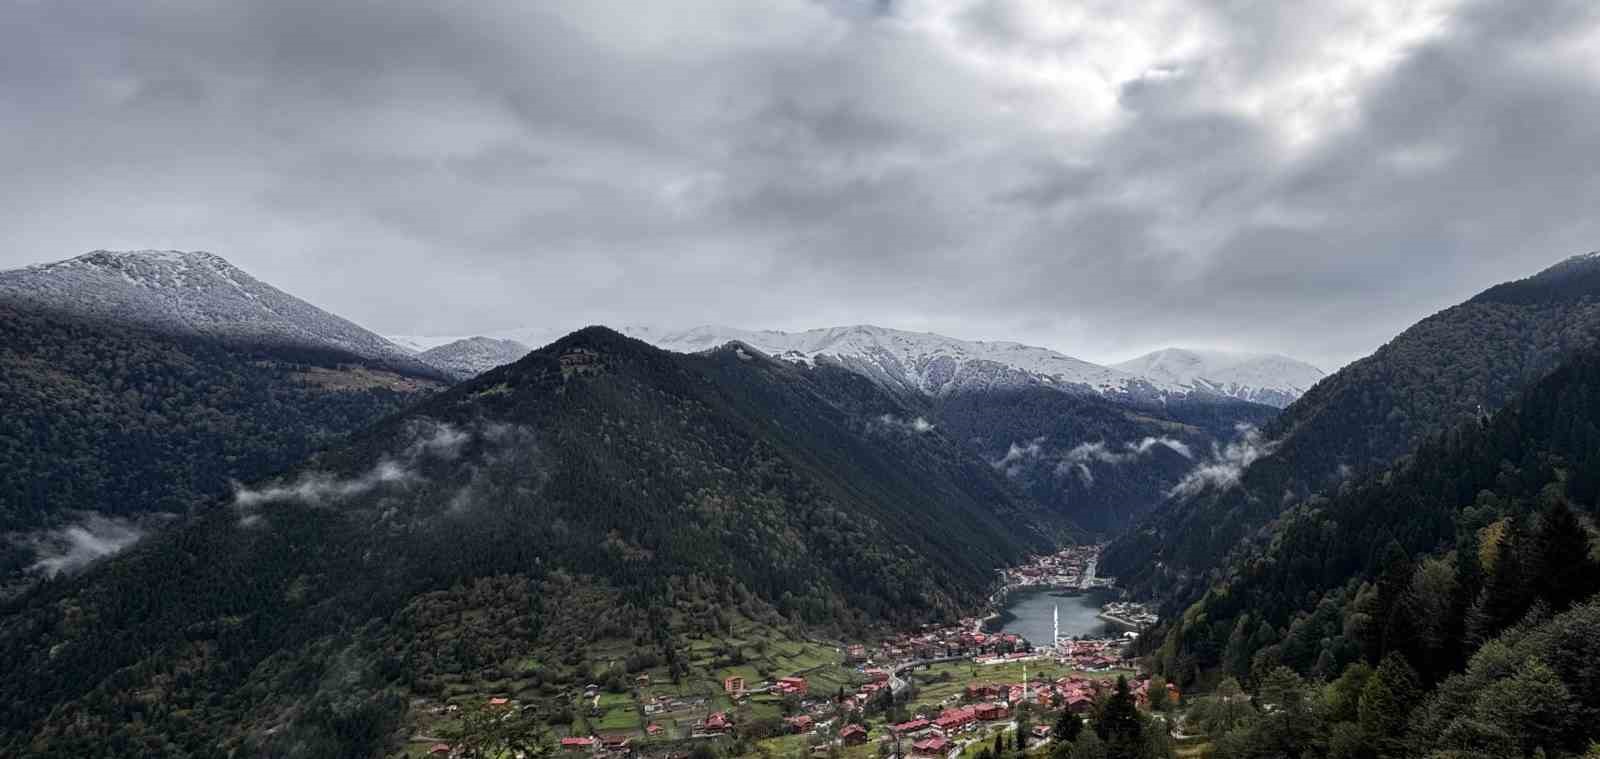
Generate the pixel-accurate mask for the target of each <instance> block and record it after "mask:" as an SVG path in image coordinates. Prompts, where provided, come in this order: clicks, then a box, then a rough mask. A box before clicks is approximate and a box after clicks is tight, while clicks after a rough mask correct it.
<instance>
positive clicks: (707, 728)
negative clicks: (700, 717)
mask: <svg viewBox="0 0 1600 759" xmlns="http://www.w3.org/2000/svg"><path fill="white" fill-rule="evenodd" d="M732 729H733V720H732V719H731V718H729V717H728V714H727V712H712V713H710V714H708V715H706V718H705V720H704V721H702V722H701V723H700V730H701V731H703V732H707V733H726V732H728V731H729V730H732Z"/></svg>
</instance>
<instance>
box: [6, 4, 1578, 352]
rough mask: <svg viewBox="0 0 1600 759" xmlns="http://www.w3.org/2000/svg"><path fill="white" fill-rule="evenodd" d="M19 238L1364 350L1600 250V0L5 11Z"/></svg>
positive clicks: (501, 324)
mask: <svg viewBox="0 0 1600 759" xmlns="http://www.w3.org/2000/svg"><path fill="white" fill-rule="evenodd" d="M221 6H226V7H221ZM0 229H3V230H4V232H3V233H0V239H4V240H5V241H6V244H5V245H4V246H3V249H0V267H5V268H10V267H12V266H20V265H24V264H30V263H37V262H42V261H48V260H55V259H60V258H67V257H70V256H73V255H77V254H79V253H82V252H84V251H87V250H91V249H95V248H145V247H159V248H179V249H204V250H210V251H212V252H215V253H218V254H220V255H223V256H224V257H227V258H228V259H230V260H231V261H233V262H234V263H236V264H238V265H240V266H241V267H243V268H245V269H246V270H248V271H250V272H251V273H253V274H255V275H257V276H258V277H260V278H262V279H265V280H267V281H269V282H272V283H274V284H276V285H278V286H280V287H282V288H283V289H285V290H288V291H289V292H292V293H294V294H296V295H299V296H301V297H304V298H306V299H308V300H310V301H312V302H314V303H316V304H318V305H321V306H324V307H326V308H328V309H330V310H333V311H335V312H338V313H339V314H341V315H344V316H347V317H349V318H351V319H354V320H355V321H357V322H360V323H362V324H363V325H365V326H367V327H369V328H372V329H374V330H376V331H379V332H384V333H391V334H393V333H410V334H462V333H473V332H485V331H492V330H496V329H504V328H511V327H519V326H548V325H555V326H566V325H573V326H577V325H581V324H584V323H595V322H598V323H611V324H625V323H640V324H652V325H660V326H690V325H694V324H700V323H723V324H729V325H734V326H742V327H752V328H780V329H789V328H807V327H816V326H829V325H835V324H849V323H859V322H867V323H875V324H880V325H884V326H891V327H900V328H907V329H919V330H930V331H937V332H942V333H946V334H950V335H954V336H957V337H966V338H980V339H982V338H1004V339H1015V340H1021V341H1024V342H1030V343H1035V344H1041V345H1047V346H1050V347H1053V348H1056V349H1059V350H1062V351H1065V352H1067V353H1071V354H1074V355H1078V356H1081V357H1083V358H1087V359H1091V360H1100V361H1110V360H1115V359H1123V358H1127V357H1130V356H1132V355H1135V354H1137V353H1140V352H1143V351H1145V350H1148V349H1152V348H1156V347H1161V346H1164V345H1169V344H1176V345H1188V346H1196V347H1206V346H1209V347H1223V348H1228V347H1231V348H1240V349H1254V350H1269V351H1278V352H1283V353H1287V354H1290V355H1294V356H1297V357H1301V358H1305V359H1308V360H1311V361H1313V362H1315V363H1318V364H1320V365H1322V366H1324V367H1325V368H1332V367H1335V366H1337V365H1339V364H1342V363H1344V362H1346V361H1348V360H1350V359H1352V358H1355V357H1358V356H1360V355H1364V354H1366V353H1368V352H1370V351H1371V350H1373V349H1374V348H1376V347H1377V346H1378V345H1380V344H1381V343H1382V342H1384V341H1385V340H1387V339H1388V338H1390V337H1392V336H1393V335H1394V334H1395V333H1396V332H1398V331H1399V330H1401V329H1403V328H1404V327H1406V326H1407V325H1409V324H1411V323H1412V322H1414V321H1416V320H1417V319H1419V318H1421V317H1423V316H1426V315H1427V314H1429V313H1432V312H1433V311H1436V310H1438V309H1440V308H1443V307H1445V306H1448V305H1450V304H1452V303H1455V302H1458V301H1460V300H1462V299H1464V298H1466V297H1468V296H1470V295H1471V294H1472V293H1474V292H1477V291H1478V290H1481V289H1483V288H1484V287H1486V286H1487V285H1490V284H1493V283H1495V282H1498V281H1501V280H1506V279H1511V278H1516V277H1519V276H1523V275H1526V274H1529V273H1532V272H1533V271H1536V270H1538V269H1540V268H1543V267H1544V266H1547V265H1549V264H1551V263H1553V262H1555V261H1556V260H1559V259H1561V258H1564V257H1566V256H1568V255H1572V254H1576V253H1581V252H1586V251H1589V250H1593V249H1596V248H1600V3H1595V2H1593V1H1592V0H1574V1H1572V2H1539V1H1520V0H1519V1H1518V2H1487V3H1478V2H1456V1H1452V0H1405V1H1403V2H1392V3H1377V2H1365V1H1354V0H1313V1H1311V2H1303V3H1297V2H1271V1H1267V0H1263V1H1261V2H1249V1H1245V0H1208V1H1199V0H1196V1H1193V2H1136V1H1133V0H1107V1H1104V2H1101V1H1099V0H1096V1H1094V2H1076V1H1072V0H949V1H935V0H904V1H900V0H896V1H894V2H890V1H889V0H877V1H875V2H874V1H869V0H860V1H856V0H832V1H831V2H804V1H801V0H793V1H786V2H779V1H775V0H728V1H727V2H700V1H698V0H697V1H694V2H690V1H688V0H673V1H672V2H666V1H665V0H663V1H660V2H656V1H651V2H638V1H635V0H627V1H626V2H624V1H622V0H618V1H617V2H600V1H599V0H573V1H572V2H556V1H555V0H533V1H531V2H530V1H521V2H514V3H505V4H500V3H491V2H485V1H484V0H470V2H456V3H452V2H440V1H438V0H433V1H430V2H416V3H410V2H338V1H336V0H306V1H301V0H270V1H263V2H237V3H226V2H225V3H214V2H195V3H188V2H176V1H174V2H151V3H134V2H126V3H106V2H103V1H101V0H93V1H92V2H68V1H66V0H61V1H52V0H40V1H39V2H28V1H25V0H24V1H19V0H0Z"/></svg>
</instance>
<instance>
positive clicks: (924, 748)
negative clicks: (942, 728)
mask: <svg viewBox="0 0 1600 759" xmlns="http://www.w3.org/2000/svg"><path fill="white" fill-rule="evenodd" d="M950 745H951V744H950V740H949V739H948V738H945V737H944V736H942V735H935V736H933V737H932V738H928V739H926V740H920V741H917V742H916V743H913V744H911V754H912V755H913V756H944V755H945V753H946V752H948V751H949V750H950Z"/></svg>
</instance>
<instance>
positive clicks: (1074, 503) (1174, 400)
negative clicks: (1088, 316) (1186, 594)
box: [391, 326, 1314, 534]
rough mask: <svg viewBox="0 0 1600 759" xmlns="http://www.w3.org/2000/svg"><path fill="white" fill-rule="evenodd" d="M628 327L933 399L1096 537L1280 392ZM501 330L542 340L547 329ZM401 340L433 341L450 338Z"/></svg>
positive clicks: (697, 347) (802, 340)
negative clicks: (826, 369)
mask: <svg viewBox="0 0 1600 759" xmlns="http://www.w3.org/2000/svg"><path fill="white" fill-rule="evenodd" d="M620 331H621V332H622V333H624V334H626V335H629V336H630V337H634V338H637V339H640V340H643V341H645V342H648V343H650V344H652V345H655V346H656V347H659V348H663V349H666V350H670V351H674V352H678V353H689V354H693V353H701V352H705V351H708V350H714V349H717V348H719V347H721V346H724V345H727V344H729V343H732V342H737V343H739V344H742V345H745V346H749V347H750V348H751V349H752V350H755V351H758V352H760V353H763V354H766V355H768V356H771V357H774V358H777V359H780V360H783V361H787V362H790V363H794V364H797V365H802V366H823V365H826V366H835V367H840V368H844V369H847V370H849V371H851V372H854V373H856V374H859V375H861V376H863V377H866V378H868V379H870V380H872V381H873V382H874V383H876V384H878V385H879V386H880V387H882V388H884V389H886V390H888V391H889V392H891V393H894V394H895V395H897V396H899V397H900V398H901V399H902V401H904V402H906V403H909V404H912V405H925V404H926V405H929V411H928V413H929V420H930V422H933V423H937V424H938V425H940V426H941V427H943V428H944V429H946V430H947V431H949V432H950V433H951V434H952V435H953V436H954V437H955V439H957V440H959V441H961V442H962V443H963V444H965V445H967V446H968V447H969V448H970V449H971V450H972V451H974V452H975V453H977V454H978V455H979V456H980V457H981V458H983V459H984V460H986V461H989V462H990V463H991V465H992V466H994V467H995V469H996V470H997V471H1000V472H1002V473H1004V474H1005V475H1006V477H1007V478H1008V479H1010V480H1012V481H1013V482H1014V483H1015V484H1016V486H1017V487H1019V488H1021V489H1022V490H1024V491H1026V492H1027V493H1029V494H1030V495H1031V496H1033V498H1034V499H1035V500H1037V501H1039V502H1040V503H1043V504H1045V505H1046V506H1049V507H1050V508H1052V509H1054V510H1056V511H1057V512H1059V513H1060V514H1062V515H1063V516H1065V517H1066V518H1068V519H1070V520H1072V521H1073V522H1074V523H1075V524H1077V525H1079V526H1081V527H1083V528H1084V529H1087V530H1089V531H1091V532H1095V533H1104V534H1114V533H1116V532H1120V531H1122V530H1124V529H1126V528H1127V527H1128V526H1130V525H1131V524H1132V523H1133V521H1134V520H1136V519H1137V518H1139V517H1140V516H1142V515H1143V514H1145V513H1146V512H1147V511H1148V510H1149V509H1150V508H1152V507H1153V506H1154V505H1155V504H1157V503H1160V502H1161V501H1162V500H1163V499H1165V497H1166V494H1167V493H1168V492H1170V491H1171V490H1172V489H1173V488H1174V487H1176V486H1177V485H1178V484H1179V483H1180V482H1182V481H1183V479H1184V477H1185V476H1187V475H1188V474H1189V472H1190V471H1192V470H1193V469H1194V468H1195V467H1196V466H1198V465H1201V464H1203V463H1204V462H1205V461H1208V460H1210V459H1212V458H1215V457H1216V456H1218V455H1220V453H1219V452H1220V451H1223V450H1226V449H1227V448H1228V446H1230V445H1233V444H1235V443H1236V442H1237V440H1238V439H1239V438H1240V437H1241V436H1243V435H1245V434H1247V433H1248V431H1249V430H1251V429H1253V428H1254V427H1255V426H1258V425H1260V424H1262V423H1264V422H1265V421H1267V420H1268V419H1270V418H1271V417H1272V416H1273V415H1274V414H1275V413H1276V408H1274V407H1272V406H1268V405H1265V404H1258V403H1255V402H1251V401H1249V400H1248V399H1240V398H1238V397H1235V396H1236V395H1239V394H1243V395H1249V394H1250V393H1252V392H1254V393H1255V394H1256V395H1257V396H1260V397H1274V396H1272V395H1271V393H1270V392H1269V391H1267V390H1266V389H1265V388H1267V387H1268V386H1269V382H1268V381H1267V379H1268V374H1269V372H1270V370H1271V368H1272V367H1273V366H1275V365H1276V362H1274V361H1272V360H1268V359H1261V358H1260V357H1244V358H1240V359H1236V360H1233V361H1232V362H1231V363H1227V365H1228V366H1231V367H1235V368H1237V371H1235V372H1234V373H1233V374H1232V375H1224V376H1231V377H1235V378H1237V379H1238V380H1241V381H1243V380H1248V381H1250V382H1254V383H1255V384H1253V385H1249V386H1248V388H1246V386H1245V385H1243V384H1242V383H1236V384H1233V385H1225V384H1220V383H1219V384H1218V385H1216V386H1212V385H1205V384H1202V383H1196V382H1192V381H1189V382H1188V384H1184V383H1180V382H1175V381H1168V380H1166V379H1161V378H1156V379H1153V380H1152V379H1145V378H1141V377H1139V376H1136V375H1134V374H1132V373H1128V372H1123V371H1120V370H1117V369H1111V368H1107V367H1103V366H1097V365H1095V364H1091V363H1089V362H1087V361H1081V360H1078V359H1075V358H1072V357H1070V356H1065V355H1062V354H1060V353H1056V352H1054V351H1050V350H1047V349H1044V348H1036V347H1032V346H1026V345H1020V344H1017V343H1005V342H971V341H964V340H956V339H954V338H949V337H944V336H941V335H933V334H926V333H918V332H905V331H900V330H892V329H885V328H882V327H874V326H855V327H835V328H831V329H817V330H810V331H806V332H794V333H789V332H774V331H751V330H740V329H733V328H728V327H711V326H704V327H696V328H693V329H688V330H663V329H658V328H653V327H639V326H633V327H622V328H620ZM492 334H494V335H496V336H498V337H502V338H504V337H507V336H511V335H516V336H518V337H522V338H527V339H533V340H539V339H543V338H544V336H545V331H544V330H539V329H526V330H514V331H508V332H499V333H492ZM391 339H392V340H394V341H395V342H396V343H399V344H402V345H407V346H411V347H413V348H423V349H426V348H431V347H432V346H437V345H443V344H446V343H447V342H448V341H450V340H451V338H442V337H438V338H434V337H394V338H391ZM433 349H434V350H437V348H433ZM423 355H426V354H423ZM1224 363H1226V362H1220V361H1219V362H1218V364H1219V365H1222V364H1224ZM1251 367H1254V368H1253V369H1252V368H1251ZM463 368H465V367H463ZM1307 368H1309V367H1307ZM1297 371H1298V372H1299V373H1300V374H1304V371H1303V370H1292V371H1291V370H1289V369H1284V370H1282V371H1279V372H1278V375H1277V377H1278V379H1276V380H1272V382H1275V383H1276V384H1271V385H1270V386H1271V387H1273V388H1277V389H1278V390H1279V391H1280V392H1288V391H1287V390H1284V389H1283V388H1286V387H1292V386H1293V385H1292V383H1289V382H1287V381H1282V378H1284V377H1294V376H1298V375H1297V374H1296V372H1297ZM1312 371H1314V370H1312ZM1241 426H1242V427H1241Z"/></svg>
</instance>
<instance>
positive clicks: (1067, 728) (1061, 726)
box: [1050, 709, 1083, 743]
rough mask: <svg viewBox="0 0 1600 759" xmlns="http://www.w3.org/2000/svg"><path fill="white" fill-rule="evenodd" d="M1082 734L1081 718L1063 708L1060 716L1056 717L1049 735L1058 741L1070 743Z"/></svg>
mask: <svg viewBox="0 0 1600 759" xmlns="http://www.w3.org/2000/svg"><path fill="white" fill-rule="evenodd" d="M1082 734H1083V720H1082V719H1080V718H1079V717H1078V715H1076V714H1073V713H1072V712H1070V711H1067V710H1065V709H1063V710H1062V711H1061V716H1060V717H1057V718H1056V725H1055V727H1053V728H1051V729H1050V735H1051V737H1053V738H1055V739H1056V741H1057V742H1060V743H1072V742H1074V741H1076V740H1078V736H1079V735H1082Z"/></svg>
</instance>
